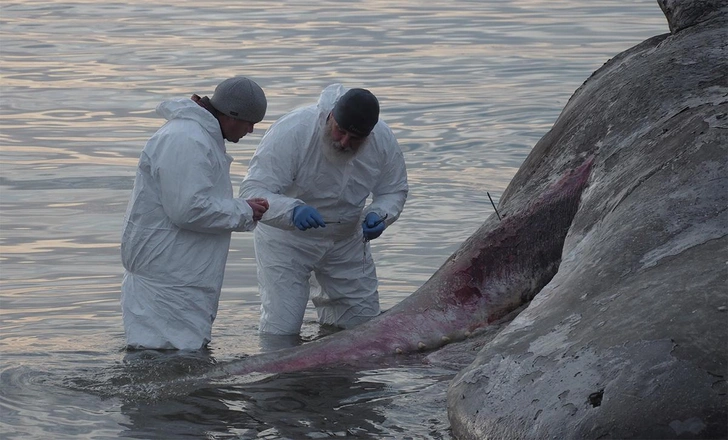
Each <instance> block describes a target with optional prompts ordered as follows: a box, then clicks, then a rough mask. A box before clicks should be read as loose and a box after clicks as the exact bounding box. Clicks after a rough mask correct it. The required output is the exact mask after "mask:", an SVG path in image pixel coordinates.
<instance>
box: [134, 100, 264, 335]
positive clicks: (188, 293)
mask: <svg viewBox="0 0 728 440" xmlns="http://www.w3.org/2000/svg"><path fill="white" fill-rule="evenodd" d="M157 112H158V113H159V114H160V115H161V116H163V117H164V118H166V119H167V120H168V122H167V123H166V124H165V125H164V126H162V127H161V128H160V129H159V130H158V131H157V132H156V133H155V134H154V135H153V136H152V137H151V138H150V139H149V141H148V142H147V144H146V146H145V147H144V150H143V151H142V154H141V157H140V159H139V166H138V169H137V174H136V178H135V180H134V189H133V191H132V195H131V199H130V201H129V205H128V207H127V212H126V215H125V217H124V224H123V231H122V238H121V259H122V264H123V265H124V268H125V273H124V278H123V281H122V287H121V306H122V316H123V321H124V331H125V333H126V339H127V344H128V345H129V346H130V347H132V348H155V349H199V348H201V347H203V346H205V345H206V344H207V343H208V342H210V340H211V330H212V323H213V321H214V320H215V316H216V314H217V308H218V301H219V298H220V291H221V288H222V282H223V275H224V270H225V263H226V261H227V256H228V250H229V245H230V237H231V232H232V231H249V230H252V229H253V228H254V227H255V222H254V221H253V211H252V209H251V208H250V206H249V205H248V203H247V202H246V201H245V200H243V199H236V198H233V189H232V184H231V182H230V163H231V162H232V157H230V155H228V154H227V153H226V149H225V142H224V140H223V137H222V133H221V130H220V126H219V124H218V121H217V119H215V118H214V117H213V116H212V115H211V114H210V113H209V112H208V111H207V110H205V109H203V108H202V107H200V106H199V105H197V104H196V103H194V102H193V101H192V100H191V99H177V100H170V101H165V102H163V103H161V104H160V105H159V106H158V107H157Z"/></svg>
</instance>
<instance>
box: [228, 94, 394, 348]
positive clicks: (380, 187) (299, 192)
mask: <svg viewBox="0 0 728 440" xmlns="http://www.w3.org/2000/svg"><path fill="white" fill-rule="evenodd" d="M346 90H347V89H345V88H344V87H343V86H341V85H340V84H333V85H330V86H329V87H327V88H326V89H324V91H323V92H322V93H321V96H320V98H319V101H318V103H317V104H316V105H311V106H308V107H303V108H299V109H297V110H294V111H293V112H291V113H289V114H287V115H285V116H283V117H282V118H281V119H279V120H278V121H276V123H275V124H273V125H272V126H271V127H270V129H269V130H268V131H267V132H266V133H265V135H264V136H263V139H262V140H261V142H260V145H259V146H258V148H257V150H256V152H255V154H254V155H253V157H252V159H251V161H250V166H249V168H248V173H247V176H246V177H245V180H244V181H243V183H242V185H241V190H240V195H241V196H242V197H244V198H253V197H264V198H267V199H268V202H269V204H270V209H269V210H268V211H267V212H266V213H265V214H264V215H263V218H262V219H261V221H260V222H259V223H260V224H259V225H258V227H257V228H256V229H255V232H254V237H255V238H254V240H255V256H256V260H257V270H258V284H259V289H260V295H261V317H260V328H259V329H260V332H261V333H269V334H281V335H285V334H297V333H299V332H300V330H301V326H302V323H303V317H304V314H305V309H306V305H307V303H308V299H309V295H311V298H312V300H313V304H314V305H315V306H316V310H317V313H318V317H319V321H320V322H321V323H322V324H329V325H334V326H338V327H343V328H347V327H352V326H355V325H357V324H360V323H362V322H364V321H366V320H368V319H370V318H372V317H374V316H376V315H378V314H379V312H380V310H379V293H378V291H377V275H376V269H375V266H374V261H373V259H372V257H371V253H370V248H369V243H368V242H365V241H364V240H363V234H362V220H363V219H364V217H365V216H366V214H368V213H370V212H375V213H377V214H379V216H380V217H384V216H385V215H386V220H385V221H386V225H387V226H389V225H391V224H392V223H393V222H395V221H396V220H397V218H399V215H400V213H401V212H402V209H403V208H404V204H405V201H406V199H407V193H408V185H407V171H406V167H405V161H404V156H403V154H402V151H401V149H400V147H399V144H398V143H397V140H396V138H395V136H394V134H393V133H392V131H391V130H390V128H389V127H388V126H387V125H386V124H385V123H384V122H383V121H382V120H379V122H378V123H377V124H376V126H375V127H374V129H373V130H372V132H371V133H370V134H369V136H367V138H366V140H365V141H364V143H363V144H362V145H361V146H360V148H359V150H358V152H357V153H356V155H355V156H354V157H353V158H352V159H351V160H349V161H348V162H347V163H345V164H341V163H339V164H336V163H333V162H331V161H329V160H328V159H327V158H326V157H325V156H324V154H323V153H322V139H323V137H322V136H323V134H324V130H325V126H326V120H327V117H328V115H329V112H330V111H331V109H332V108H333V106H334V104H335V102H336V100H337V98H338V97H339V96H341V95H343V94H344V93H345V92H346ZM368 197H371V203H370V204H369V205H368V206H366V203H367V199H368ZM304 204H307V205H311V206H313V207H314V208H316V209H317V210H318V211H319V213H320V214H321V215H322V217H323V219H324V221H325V222H326V227H325V228H317V229H308V230H306V231H300V230H298V229H296V227H295V225H294V224H293V219H292V217H293V210H294V208H295V207H297V206H301V205H304ZM365 206H366V208H365ZM311 274H313V275H314V276H313V277H312V276H311ZM311 283H313V285H312V284H311Z"/></svg>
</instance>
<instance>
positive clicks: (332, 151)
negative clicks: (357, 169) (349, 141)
mask: <svg viewBox="0 0 728 440" xmlns="http://www.w3.org/2000/svg"><path fill="white" fill-rule="evenodd" d="M331 130H332V128H331V124H326V128H325V129H324V134H323V136H322V137H321V151H322V152H323V153H324V157H325V158H326V159H327V160H328V161H329V162H331V163H333V164H336V165H343V164H346V163H348V162H350V161H351V159H353V158H354V156H356V153H357V150H354V149H352V148H351V147H344V146H343V145H341V142H336V141H334V139H333V138H332V137H331Z"/></svg>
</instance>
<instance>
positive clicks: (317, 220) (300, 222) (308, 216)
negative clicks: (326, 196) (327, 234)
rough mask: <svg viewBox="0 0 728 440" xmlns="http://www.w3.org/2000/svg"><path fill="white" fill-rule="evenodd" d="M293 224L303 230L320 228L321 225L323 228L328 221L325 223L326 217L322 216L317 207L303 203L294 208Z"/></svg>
mask: <svg viewBox="0 0 728 440" xmlns="http://www.w3.org/2000/svg"><path fill="white" fill-rule="evenodd" d="M293 224H294V225H296V227H297V228H298V229H300V230H302V231H305V230H306V229H309V228H318V227H319V226H320V227H322V228H325V227H326V223H324V218H323V217H321V214H319V212H318V211H317V210H316V208H314V207H313V206H309V205H301V206H296V207H295V208H293Z"/></svg>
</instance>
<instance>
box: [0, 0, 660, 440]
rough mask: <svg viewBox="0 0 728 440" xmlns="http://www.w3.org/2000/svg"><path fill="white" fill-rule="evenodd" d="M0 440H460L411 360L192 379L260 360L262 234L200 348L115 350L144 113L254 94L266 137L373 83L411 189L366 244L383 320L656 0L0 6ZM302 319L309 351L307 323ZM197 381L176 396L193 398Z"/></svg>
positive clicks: (244, 159)
mask: <svg viewBox="0 0 728 440" xmlns="http://www.w3.org/2000/svg"><path fill="white" fill-rule="evenodd" d="M0 24H1V26H0V57H1V58H0V60H1V61H2V70H1V71H0V72H2V73H1V74H2V80H1V82H0V86H1V87H2V88H1V90H0V92H1V95H2V101H0V102H2V105H1V107H0V114H1V115H2V118H1V119H0V145H1V146H2V150H1V152H0V204H1V205H0V206H1V208H0V209H1V210H0V227H1V229H0V234H1V235H0V245H1V248H0V264H1V265H0V282H1V283H2V284H1V286H2V291H1V293H0V316H1V317H2V321H1V322H0V330H1V331H0V334H1V336H0V350H1V351H0V354H1V356H2V358H1V360H0V386H1V387H2V389H1V396H0V410H1V415H2V417H1V418H0V434H2V437H3V438H8V439H16V438H17V439H21V438H22V439H28V438H37V439H47V438H54V439H62V438H74V439H76V438H81V439H100V438H119V437H127V438H183V437H190V438H266V439H274V438H293V439H298V438H314V439H315V438H329V437H345V436H349V437H354V438H397V439H400V438H417V439H421V438H431V439H449V438H450V434H449V431H448V421H447V414H446V408H445V390H446V388H447V382H448V381H449V379H451V378H452V376H453V375H454V374H455V373H456V371H457V370H456V368H454V367H453V366H452V365H433V364H429V365H428V364H424V363H423V362H422V360H421V359H420V358H418V357H413V358H408V359H405V360H400V361H397V363H393V362H394V361H392V360H386V361H382V364H381V365H379V366H378V367H376V368H367V369H364V370H359V371H353V370H352V371H348V370H326V371H318V372H309V373H301V374H295V375H284V376H278V377H276V376H274V377H254V378H235V379H231V380H229V381H226V382H223V383H215V384H206V385H205V386H197V384H194V383H193V384H192V385H190V382H189V380H188V378H190V377H194V376H197V375H199V374H201V372H204V371H205V370H206V369H207V368H209V367H211V366H212V365H214V364H216V363H218V362H224V361H228V360H231V359H235V358H238V357H240V356H243V355H246V354H253V353H256V352H258V351H260V349H261V348H260V344H259V341H258V337H257V336H256V334H255V329H256V326H257V317H258V307H259V299H258V296H257V289H256V281H255V261H254V258H253V253H252V235H251V234H245V233H241V234H235V235H234V238H233V241H232V245H231V249H230V257H229V260H228V266H227V271H226V275H225V284H224V289H223V293H222V298H221V302H220V310H219V313H218V317H217V320H216V322H215V326H214V328H213V343H212V344H211V347H210V348H211V350H210V353H205V354H198V355H194V356H186V357H185V356H179V355H168V354H166V355H157V356H152V355H146V356H144V355H128V354H127V353H125V352H124V351H123V345H124V341H123V329H122V326H121V316H120V309H119V304H118V301H119V284H120V281H121V274H122V267H121V264H120V261H119V242H118V241H119V234H120V228H121V221H122V217H123V214H124V210H125V208H126V203H127V200H128V197H129V194H130V190H131V186H132V183H133V178H134V172H135V165H136V162H137V159H138V156H139V152H140V150H141V148H142V146H143V144H144V142H145V141H146V139H147V138H148V137H149V136H150V135H151V134H152V133H153V132H154V130H155V129H156V128H157V127H159V126H160V125H161V120H160V119H159V118H158V117H157V116H156V115H155V113H154V107H155V106H156V105H157V103H158V102H159V101H161V100H163V99H166V98H169V97H174V96H189V95H191V94H192V93H198V94H200V95H205V94H211V92H212V89H213V88H214V86H215V84H217V82H219V81H220V80H221V79H224V78H226V77H229V76H232V75H236V74H245V75H248V76H250V77H252V78H255V79H256V80H257V81H258V82H259V83H260V84H261V85H262V86H263V88H264V89H265V91H266V94H267V96H268V99H269V107H268V113H267V115H266V118H265V120H264V121H263V122H262V123H261V124H259V126H258V127H257V129H256V132H255V133H253V134H252V135H249V136H248V137H246V138H244V139H243V140H242V141H241V142H240V143H239V144H237V145H235V144H229V146H228V148H229V152H230V153H231V154H232V155H233V156H234V157H235V159H236V161H235V162H234V164H233V168H232V175H233V176H232V178H233V186H234V188H235V189H236V192H237V187H238V185H239V182H240V181H241V180H242V178H243V176H244V174H245V171H246V166H247V163H248V160H249V159H250V156H251V155H252V153H253V151H254V149H255V145H256V144H257V142H258V141H259V140H260V137H261V135H262V133H263V132H264V130H265V129H266V128H267V127H268V126H269V125H270V123H271V122H272V121H274V120H275V119H277V118H278V117H279V116H281V115H283V114H284V113H285V112H286V111H288V110H290V109H292V108H294V107H296V106H299V105H304V104H309V103H312V102H314V101H315V100H316V99H317V97H318V94H319V92H320V91H321V89H322V88H323V87H325V86H326V85H328V84H330V83H333V82H342V83H344V84H345V85H347V86H352V87H354V86H362V87H367V88H370V89H371V90H373V91H374V92H375V93H376V94H377V95H378V97H379V98H380V101H381V104H382V116H383V118H384V119H385V120H386V121H387V122H388V123H389V124H390V126H391V127H392V128H393V130H394V131H395V134H396V135H397V137H398V139H399V141H400V144H401V146H402V148H403V150H404V152H405V159H406V161H407V166H408V172H409V179H410V187H411V193H410V197H409V199H408V202H407V205H406V208H405V211H404V213H403V214H402V217H401V218H400V220H399V221H398V222H397V223H395V224H394V225H393V226H392V227H391V228H389V229H388V230H387V232H386V233H385V234H384V235H383V236H382V237H381V238H380V239H378V240H377V241H376V242H374V243H373V252H374V256H375V259H376V261H377V264H378V273H379V275H380V281H381V283H380V294H381V300H382V306H383V308H389V307H391V306H392V305H394V304H396V303H397V302H399V301H400V300H401V299H402V298H404V297H406V296H407V295H409V294H410V293H412V292H413V291H415V290H416V289H417V287H419V286H420V285H421V284H422V283H424V282H425V281H426V280H427V279H428V278H429V277H430V276H431V275H432V273H433V272H434V271H435V270H436V269H437V268H438V267H439V266H440V265H441V264H442V262H443V261H444V260H445V259H446V258H447V257H448V256H449V255H450V254H451V253H452V252H453V251H454V250H455V249H456V248H457V247H458V246H459V244H460V243H461V242H462V241H463V240H464V239H465V238H467V237H468V236H469V235H470V234H471V233H472V232H473V231H474V230H475V229H476V228H477V227H478V226H479V225H480V224H481V223H482V221H483V220H484V219H485V218H487V217H488V216H489V215H491V214H492V213H493V208H492V206H491V204H490V201H489V200H488V197H487V196H486V192H489V193H490V194H491V196H493V198H494V200H495V202H496V203H497V201H498V198H499V196H500V194H501V193H502V191H503V190H504V189H505V187H506V186H507V184H508V182H509V181H510V179H511V177H512V176H513V174H514V173H515V172H516V170H517V169H518V167H519V166H520V164H521V162H522V161H523V160H524V158H525V157H526V156H527V154H528V153H529V151H530V149H531V147H532V146H533V145H534V144H535V143H536V142H537V141H538V139H539V138H541V136H543V135H544V134H545V133H546V132H547V131H548V130H549V128H550V127H551V125H552V124H553V122H554V121H555V120H556V118H557V116H558V115H559V113H560V111H561V109H562V108H563V107H564V105H565V104H566V102H567V100H568V99H569V97H570V96H571V94H572V93H573V92H574V91H575V90H576V88H577V87H579V86H580V85H581V84H582V83H583V82H584V81H585V80H586V79H587V78H588V77H589V75H590V74H591V73H592V72H593V71H594V70H596V69H597V68H599V67H600V66H601V65H602V64H603V63H604V62H606V61H607V60H608V59H609V58H610V57H612V56H614V55H616V54H617V53H619V52H621V51H623V50H625V49H627V48H629V47H631V46H633V45H635V44H637V43H639V42H641V41H643V40H644V39H646V38H648V37H651V36H654V35H657V34H661V33H665V32H667V24H666V22H665V19H664V17H663V16H662V13H661V11H660V10H659V7H658V6H657V4H656V2H654V1H652V0H638V1H633V2H621V1H617V0H609V1H606V0H604V1H600V0H595V1H589V2H585V1H576V0H561V1H550V2H544V1H529V0H497V1H494V0H493V1H463V0H458V1H448V2H445V1H433V2H417V1H411V0H394V1H392V0H390V1H386V2H385V1H379V0H376V1H367V2H363V1H359V2H346V3H344V2H333V1H324V2H313V3H312V2H310V1H302V0H301V1H298V0H296V1H285V2H269V1H256V2H238V3H234V2H222V1H208V2H204V6H200V2H191V1H175V2H171V1H166V0H162V1H157V2H141V1H127V2H98V1H90V0H79V1H75V2H66V1H52V0H45V1H44V0H38V1H35V0H28V1H17V0H16V1H12V0H11V1H6V2H3V4H2V8H1V9H0ZM314 316H315V314H314V312H313V310H309V311H308V313H307V320H306V324H305V328H304V336H305V337H306V338H313V337H316V336H317V334H318V332H319V329H318V327H317V325H316V324H315V320H314ZM188 385H189V387H188Z"/></svg>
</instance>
